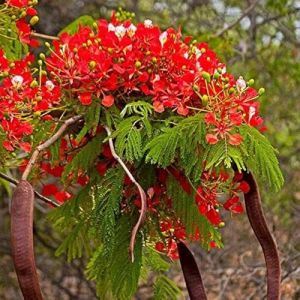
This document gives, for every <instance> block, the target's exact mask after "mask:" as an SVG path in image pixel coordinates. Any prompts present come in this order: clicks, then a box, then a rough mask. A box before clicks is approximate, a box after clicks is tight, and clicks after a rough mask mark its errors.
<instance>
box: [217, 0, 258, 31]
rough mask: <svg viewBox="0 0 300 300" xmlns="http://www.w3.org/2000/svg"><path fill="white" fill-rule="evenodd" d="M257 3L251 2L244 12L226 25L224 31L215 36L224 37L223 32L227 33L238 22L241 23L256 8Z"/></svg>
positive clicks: (256, 1)
mask: <svg viewBox="0 0 300 300" xmlns="http://www.w3.org/2000/svg"><path fill="white" fill-rule="evenodd" d="M257 3H258V0H255V1H253V3H252V4H251V5H250V6H249V7H248V8H246V9H245V11H244V12H243V13H242V14H241V15H240V16H239V17H238V18H237V19H236V20H235V21H234V22H232V23H231V24H229V25H227V26H226V27H225V28H224V29H222V30H221V31H219V32H218V33H217V34H216V35H215V36H216V37H221V36H222V35H224V33H225V32H227V31H228V30H230V29H232V28H233V27H234V26H236V25H237V24H238V23H239V22H240V21H242V20H243V19H244V18H245V17H247V16H248V15H249V13H250V12H251V11H252V10H253V9H254V8H255V7H256V5H257Z"/></svg>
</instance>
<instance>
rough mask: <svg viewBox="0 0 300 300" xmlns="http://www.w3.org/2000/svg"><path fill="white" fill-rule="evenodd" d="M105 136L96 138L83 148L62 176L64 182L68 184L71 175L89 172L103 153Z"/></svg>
mask: <svg viewBox="0 0 300 300" xmlns="http://www.w3.org/2000/svg"><path fill="white" fill-rule="evenodd" d="M102 142H103V136H101V135H100V136H99V135H97V136H95V137H94V138H93V139H92V140H91V141H89V142H88V143H87V144H86V145H85V146H83V147H82V148H81V149H79V151H78V152H77V154H76V155H75V157H74V158H73V160H72V161H71V162H70V163H68V164H67V165H66V167H65V169H64V172H63V174H62V181H63V182H64V183H66V181H67V179H68V176H69V175H70V174H72V173H73V174H77V173H78V171H79V170H84V171H85V172H88V170H89V169H90V168H91V167H92V166H93V163H94V162H95V160H96V158H97V157H98V155H99V154H100V153H101V149H102Z"/></svg>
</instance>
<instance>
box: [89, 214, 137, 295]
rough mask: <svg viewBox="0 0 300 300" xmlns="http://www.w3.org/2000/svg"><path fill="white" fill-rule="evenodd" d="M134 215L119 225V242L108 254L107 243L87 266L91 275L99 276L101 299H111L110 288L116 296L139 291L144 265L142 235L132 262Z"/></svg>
mask: <svg viewBox="0 0 300 300" xmlns="http://www.w3.org/2000/svg"><path fill="white" fill-rule="evenodd" d="M132 225H133V224H132V219H131V218H128V217H126V216H124V217H122V218H120V219H119V220H118V223H117V225H116V226H115V236H116V243H115V244H114V246H113V247H112V248H111V249H110V251H111V255H110V256H109V257H107V255H106V251H104V248H103V245H101V246H100V247H99V248H98V250H97V251H96V252H95V254H94V256H93V257H92V259H91V260H90V262H89V264H88V266H87V275H88V277H89V278H90V279H93V280H96V282H97V292H98V295H99V296H100V297H101V299H102V298H103V299H107V296H108V294H109V292H111V293H112V294H113V296H114V298H113V299H118V300H119V299H120V300H123V299H124V300H126V299H131V297H132V295H133V294H134V293H135V291H136V289H137V285H138V279H139V276H140V270H141V265H142V238H141V236H138V239H137V241H136V246H135V260H134V262H131V259H130V257H129V254H128V244H129V241H130V236H131V228H132Z"/></svg>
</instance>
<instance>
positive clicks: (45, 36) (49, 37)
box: [31, 32, 59, 41]
mask: <svg viewBox="0 0 300 300" xmlns="http://www.w3.org/2000/svg"><path fill="white" fill-rule="evenodd" d="M31 36H33V37H35V38H40V39H44V40H50V41H58V40H59V37H57V36H52V35H48V34H43V33H38V32H32V33H31Z"/></svg>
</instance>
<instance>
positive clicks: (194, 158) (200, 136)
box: [145, 114, 205, 177]
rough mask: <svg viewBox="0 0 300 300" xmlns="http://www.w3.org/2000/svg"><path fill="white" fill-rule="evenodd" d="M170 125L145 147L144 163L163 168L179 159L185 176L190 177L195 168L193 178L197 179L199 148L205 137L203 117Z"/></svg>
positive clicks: (199, 166) (197, 116)
mask: <svg viewBox="0 0 300 300" xmlns="http://www.w3.org/2000/svg"><path fill="white" fill-rule="evenodd" d="M172 125H173V123H169V124H168V126H167V127H165V128H162V129H161V131H162V133H160V134H158V135H156V136H155V137H154V138H153V139H152V140H151V141H150V142H149V143H148V144H147V145H146V147H145V151H146V152H148V153H147V156H146V162H151V163H152V164H158V165H160V166H162V167H164V168H165V167H167V166H169V165H170V164H172V163H173V162H174V161H175V159H176V157H180V159H181V162H180V165H182V167H183V168H184V169H185V171H186V174H187V175H190V174H191V173H192V172H195V168H196V169H197V171H196V172H195V173H196V175H194V177H197V175H200V173H201V152H200V151H201V149H200V148H199V147H200V145H201V144H202V143H203V141H204V137H205V124H204V121H203V115H201V114H198V115H195V116H192V117H188V118H185V119H182V120H180V121H179V122H178V123H177V124H175V125H174V126H172ZM171 126H172V127H171ZM176 154H178V156H177V155H176ZM195 173H194V174H195Z"/></svg>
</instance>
